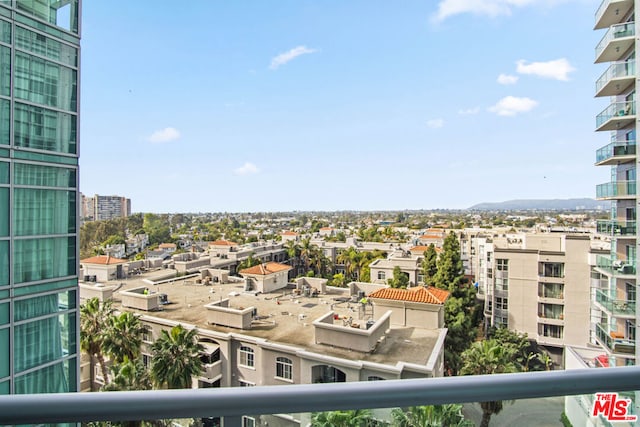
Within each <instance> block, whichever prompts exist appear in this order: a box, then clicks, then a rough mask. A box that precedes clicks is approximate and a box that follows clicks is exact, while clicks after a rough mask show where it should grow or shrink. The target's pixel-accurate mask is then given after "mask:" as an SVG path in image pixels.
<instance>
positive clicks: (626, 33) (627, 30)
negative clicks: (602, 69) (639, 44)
mask: <svg viewBox="0 0 640 427" xmlns="http://www.w3.org/2000/svg"><path fill="white" fill-rule="evenodd" d="M635 30H636V29H635V23H634V22H625V23H623V24H617V25H612V26H611V27H609V29H608V30H607V32H606V33H605V34H604V37H602V39H601V40H600V42H599V43H598V45H597V46H596V60H597V59H598V57H599V56H600V55H602V52H603V51H604V50H605V49H606V47H607V45H608V44H609V43H611V42H612V41H613V40H616V39H620V38H624V37H632V36H634V35H635V33H636V31H635Z"/></svg>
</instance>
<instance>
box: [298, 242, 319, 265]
mask: <svg viewBox="0 0 640 427" xmlns="http://www.w3.org/2000/svg"><path fill="white" fill-rule="evenodd" d="M314 250H315V245H314V244H313V243H311V237H306V238H304V239H302V241H301V242H300V259H301V260H302V264H303V265H304V269H305V271H307V270H309V264H310V262H311V257H312V254H313V251H314Z"/></svg>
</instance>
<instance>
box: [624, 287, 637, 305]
mask: <svg viewBox="0 0 640 427" xmlns="http://www.w3.org/2000/svg"><path fill="white" fill-rule="evenodd" d="M625 288H626V291H627V301H629V302H635V300H636V285H634V284H633V283H625Z"/></svg>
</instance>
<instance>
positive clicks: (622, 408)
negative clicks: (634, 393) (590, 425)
mask: <svg viewBox="0 0 640 427" xmlns="http://www.w3.org/2000/svg"><path fill="white" fill-rule="evenodd" d="M630 411H631V399H625V398H620V397H619V396H618V393H596V399H595V400H594V401H593V408H591V416H592V417H597V416H598V415H602V416H603V417H605V419H606V420H607V421H609V422H613V423H615V422H622V421H637V420H638V416H637V415H630V414H629V412H630Z"/></svg>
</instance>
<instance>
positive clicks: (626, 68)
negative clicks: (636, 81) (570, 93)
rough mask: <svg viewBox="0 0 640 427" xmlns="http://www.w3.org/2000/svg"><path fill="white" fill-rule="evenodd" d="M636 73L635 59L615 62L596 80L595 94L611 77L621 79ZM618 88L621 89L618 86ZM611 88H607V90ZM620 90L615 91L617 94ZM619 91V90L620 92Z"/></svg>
mask: <svg viewBox="0 0 640 427" xmlns="http://www.w3.org/2000/svg"><path fill="white" fill-rule="evenodd" d="M635 73H636V62H635V60H629V61H620V62H615V63H613V64H611V65H610V66H609V68H607V69H606V71H605V72H604V73H602V75H601V76H600V78H598V80H596V94H598V93H599V92H600V91H601V90H602V89H603V88H604V87H605V86H606V85H607V83H610V82H611V81H612V80H613V79H621V78H624V77H633V76H635ZM625 87H626V86H625ZM619 89H623V88H622V87H620V88H619ZM609 91H611V89H607V92H609ZM618 92H620V90H618V91H616V94H619V93H618ZM620 93H621V92H620Z"/></svg>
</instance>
